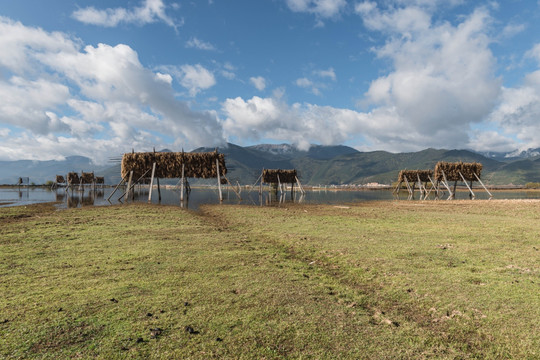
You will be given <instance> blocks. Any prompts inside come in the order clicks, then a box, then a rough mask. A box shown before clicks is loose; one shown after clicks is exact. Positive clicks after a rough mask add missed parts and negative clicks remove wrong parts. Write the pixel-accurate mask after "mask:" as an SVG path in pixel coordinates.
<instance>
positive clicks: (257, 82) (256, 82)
mask: <svg viewBox="0 0 540 360" xmlns="http://www.w3.org/2000/svg"><path fill="white" fill-rule="evenodd" d="M249 82H250V83H251V84H252V85H253V86H255V88H256V89H257V90H259V91H263V90H264V89H265V88H266V80H265V79H264V78H263V77H262V76H257V77H250V78H249Z"/></svg>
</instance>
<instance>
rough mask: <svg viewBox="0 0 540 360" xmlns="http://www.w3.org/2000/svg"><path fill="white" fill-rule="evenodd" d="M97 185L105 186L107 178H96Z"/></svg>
mask: <svg viewBox="0 0 540 360" xmlns="http://www.w3.org/2000/svg"><path fill="white" fill-rule="evenodd" d="M96 184H99V185H102V184H105V177H103V176H96Z"/></svg>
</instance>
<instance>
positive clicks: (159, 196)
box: [156, 178, 161, 203]
mask: <svg viewBox="0 0 540 360" xmlns="http://www.w3.org/2000/svg"><path fill="white" fill-rule="evenodd" d="M156 181H157V193H158V200H159V202H160V203H161V188H160V187H159V178H156Z"/></svg>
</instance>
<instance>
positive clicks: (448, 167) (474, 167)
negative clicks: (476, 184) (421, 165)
mask: <svg viewBox="0 0 540 360" xmlns="http://www.w3.org/2000/svg"><path fill="white" fill-rule="evenodd" d="M443 171H444V174H445V175H446V180H448V181H463V179H462V178H461V176H460V175H459V173H460V172H461V174H463V177H464V178H465V180H467V181H477V179H476V177H475V176H474V175H475V174H476V176H478V178H479V179H480V175H481V173H482V164H480V163H477V162H474V163H464V162H455V163H449V162H444V161H439V162H438V163H437V165H435V179H434V180H436V181H442V180H444V178H443V173H442V172H443Z"/></svg>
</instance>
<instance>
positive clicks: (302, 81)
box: [295, 77, 321, 96]
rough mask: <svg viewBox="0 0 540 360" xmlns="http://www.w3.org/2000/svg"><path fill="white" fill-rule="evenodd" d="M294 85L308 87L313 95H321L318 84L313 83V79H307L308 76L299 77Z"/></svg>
mask: <svg viewBox="0 0 540 360" xmlns="http://www.w3.org/2000/svg"><path fill="white" fill-rule="evenodd" d="M295 84H296V86H298V87H301V88H304V89H309V90H311V92H312V93H313V94H314V95H317V96H319V95H321V91H320V90H319V85H317V84H315V83H314V82H313V81H311V80H309V79H308V78H305V77H303V78H299V79H296V81H295Z"/></svg>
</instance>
